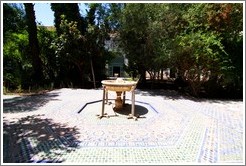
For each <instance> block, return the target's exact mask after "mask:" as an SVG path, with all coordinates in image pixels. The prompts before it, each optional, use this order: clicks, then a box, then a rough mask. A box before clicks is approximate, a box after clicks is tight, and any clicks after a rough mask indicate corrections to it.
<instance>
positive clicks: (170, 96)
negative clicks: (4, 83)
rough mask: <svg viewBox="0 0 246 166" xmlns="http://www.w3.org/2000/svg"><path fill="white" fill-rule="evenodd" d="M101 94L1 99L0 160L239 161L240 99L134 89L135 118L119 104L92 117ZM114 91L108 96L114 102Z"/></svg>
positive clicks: (242, 126) (53, 93)
mask: <svg viewBox="0 0 246 166" xmlns="http://www.w3.org/2000/svg"><path fill="white" fill-rule="evenodd" d="M102 94H103V91H102V89H97V90H85V89H66V88H64V89H57V90H53V91H50V92H47V93H44V94H39V95H31V96H6V95H4V96H3V109H2V126H3V134H2V138H3V141H2V143H3V146H2V148H3V158H2V159H3V161H2V162H3V163H61V164H87V165H88V164H89V165H96V164H100V165H101V164H103V165H108V164H109V165H117V164H127V165H128V164H129V165H135V164H137V165H140V164H144V165H146V164H147V165H152V164H157V165H166V164H173V165H178V164H180V165H181V164H196V165H197V164H223V165H224V164H233V165H243V164H245V158H244V156H245V144H244V141H245V133H244V131H245V110H244V103H243V101H233V100H205V99H194V98H191V97H186V96H182V95H180V94H178V93H177V92H176V91H172V90H146V91H145V90H138V89H137V90H136V113H137V114H139V115H140V117H139V118H138V120H137V121H135V120H134V119H127V115H128V114H129V113H130V108H131V107H130V104H131V101H130V100H129V99H131V93H130V92H129V93H128V92H127V93H126V99H127V100H126V104H127V105H126V107H125V108H124V110H122V111H117V112H114V111H113V107H114V100H110V103H109V104H107V105H106V107H105V112H106V113H107V114H108V115H109V117H108V118H107V117H105V118H102V119H99V118H98V117H97V116H96V115H97V114H100V113H101V108H102V102H101V100H102ZM115 97H116V95H115V92H110V93H109V99H115Z"/></svg>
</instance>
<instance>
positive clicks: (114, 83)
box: [101, 78, 137, 92]
mask: <svg viewBox="0 0 246 166" xmlns="http://www.w3.org/2000/svg"><path fill="white" fill-rule="evenodd" d="M101 83H102V84H103V85H104V86H105V88H106V90H109V91H116V92H123V91H132V90H134V89H135V88H136V85H137V81H127V80H124V79H123V78H117V79H116V80H103V81H102V82H101Z"/></svg>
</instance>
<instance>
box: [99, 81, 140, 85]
mask: <svg viewBox="0 0 246 166" xmlns="http://www.w3.org/2000/svg"><path fill="white" fill-rule="evenodd" d="M101 83H102V84H103V85H114V86H133V85H137V82H135V81H125V80H124V81H117V80H103V81H101Z"/></svg>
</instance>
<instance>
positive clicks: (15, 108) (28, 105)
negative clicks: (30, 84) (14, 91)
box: [3, 92, 59, 113]
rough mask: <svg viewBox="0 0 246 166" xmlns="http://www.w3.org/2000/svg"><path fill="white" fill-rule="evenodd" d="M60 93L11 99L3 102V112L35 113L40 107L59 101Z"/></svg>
mask: <svg viewBox="0 0 246 166" xmlns="http://www.w3.org/2000/svg"><path fill="white" fill-rule="evenodd" d="M58 95H59V93H57V92H56V93H54V92H53V93H44V94H36V95H30V96H21V97H14V98H11V99H4V100H3V112H4V113H15V112H30V111H35V110H37V109H38V108H39V107H42V106H44V105H45V104H47V103H48V102H49V101H51V100H57V99H55V97H57V96H58Z"/></svg>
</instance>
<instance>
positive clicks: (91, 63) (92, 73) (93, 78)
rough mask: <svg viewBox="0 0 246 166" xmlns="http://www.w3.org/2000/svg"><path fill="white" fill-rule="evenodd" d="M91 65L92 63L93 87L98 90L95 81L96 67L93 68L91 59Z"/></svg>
mask: <svg viewBox="0 0 246 166" xmlns="http://www.w3.org/2000/svg"><path fill="white" fill-rule="evenodd" d="M90 63H91V73H92V80H93V85H94V88H95V89H96V80H95V73H94V67H93V63H92V59H90Z"/></svg>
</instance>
